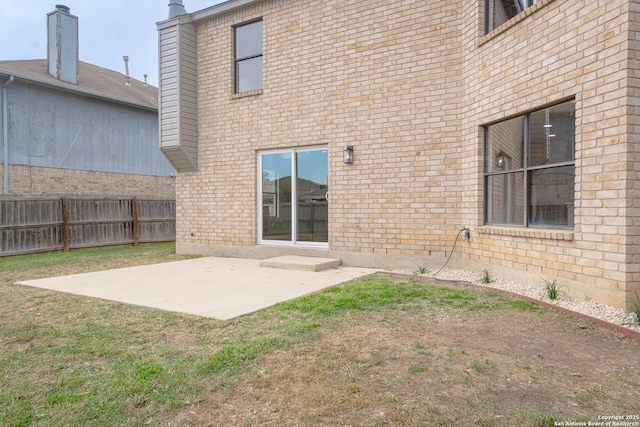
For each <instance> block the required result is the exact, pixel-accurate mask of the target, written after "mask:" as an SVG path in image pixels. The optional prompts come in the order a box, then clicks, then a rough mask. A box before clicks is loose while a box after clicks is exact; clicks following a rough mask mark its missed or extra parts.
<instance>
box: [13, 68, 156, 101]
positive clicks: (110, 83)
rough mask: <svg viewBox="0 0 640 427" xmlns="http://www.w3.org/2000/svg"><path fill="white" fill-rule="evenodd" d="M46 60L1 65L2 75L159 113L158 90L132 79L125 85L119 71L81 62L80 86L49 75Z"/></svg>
mask: <svg viewBox="0 0 640 427" xmlns="http://www.w3.org/2000/svg"><path fill="white" fill-rule="evenodd" d="M47 66H48V62H47V60H46V59H25V60H15V61H0V75H5V76H10V75H12V76H14V78H15V79H17V80H21V79H22V80H27V81H29V82H31V83H36V84H40V85H43V86H53V87H56V88H58V89H61V90H66V91H71V92H77V93H80V94H83V95H88V96H93V97H98V98H104V99H107V100H110V101H114V102H118V103H123V104H132V105H135V106H138V107H144V108H146V109H150V110H155V111H157V110H158V88H157V87H155V86H151V85H149V84H145V83H144V82H141V81H140V80H136V79H134V78H132V77H131V78H130V82H131V86H127V85H126V84H125V75H124V74H122V73H119V72H117V71H113V70H109V69H107V68H102V67H100V66H97V65H93V64H89V63H87V62H82V61H79V68H78V70H79V71H78V74H79V76H80V77H79V79H78V84H77V85H76V84H73V83H67V82H64V81H61V80H58V79H56V78H55V77H53V76H51V75H50V74H49V73H48V72H47Z"/></svg>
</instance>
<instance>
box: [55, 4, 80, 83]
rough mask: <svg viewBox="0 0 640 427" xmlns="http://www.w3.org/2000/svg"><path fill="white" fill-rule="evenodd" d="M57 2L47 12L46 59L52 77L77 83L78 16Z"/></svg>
mask: <svg viewBox="0 0 640 427" xmlns="http://www.w3.org/2000/svg"><path fill="white" fill-rule="evenodd" d="M69 12H70V9H69V8H68V7H67V6H64V5H61V4H57V5H56V10H54V11H53V12H50V13H49V14H47V61H48V71H49V74H51V75H52V76H53V77H55V78H56V79H58V80H62V81H65V82H69V83H73V84H78V17H77V16H73V15H72V14H71V13H69Z"/></svg>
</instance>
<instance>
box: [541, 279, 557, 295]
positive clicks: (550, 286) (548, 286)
mask: <svg viewBox="0 0 640 427" xmlns="http://www.w3.org/2000/svg"><path fill="white" fill-rule="evenodd" d="M542 280H543V281H544V290H545V292H546V293H547V296H548V297H549V299H551V300H556V299H558V295H559V294H560V285H558V281H557V280H556V279H553V280H552V281H549V280H547V279H544V278H543V279H542Z"/></svg>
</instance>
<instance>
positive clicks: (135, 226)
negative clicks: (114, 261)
mask: <svg viewBox="0 0 640 427" xmlns="http://www.w3.org/2000/svg"><path fill="white" fill-rule="evenodd" d="M131 211H132V212H131V213H132V215H133V246H139V245H140V231H139V229H138V228H139V226H140V224H138V198H137V197H134V198H133V199H132V200H131Z"/></svg>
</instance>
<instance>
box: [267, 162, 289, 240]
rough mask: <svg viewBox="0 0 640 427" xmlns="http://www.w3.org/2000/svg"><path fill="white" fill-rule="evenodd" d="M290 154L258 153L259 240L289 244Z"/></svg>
mask: <svg viewBox="0 0 640 427" xmlns="http://www.w3.org/2000/svg"><path fill="white" fill-rule="evenodd" d="M291 156H292V155H291V153H273V154H262V239H263V240H284V241H291V239H292V233H291V217H292V212H291V200H292V199H291V175H292V170H291V169H292V166H291V158H292V157H291Z"/></svg>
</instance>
